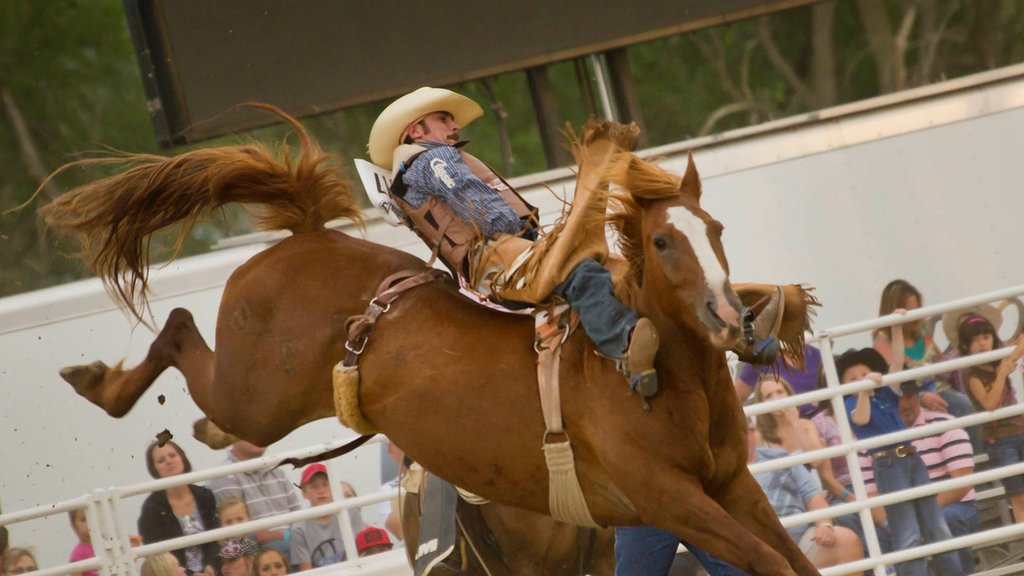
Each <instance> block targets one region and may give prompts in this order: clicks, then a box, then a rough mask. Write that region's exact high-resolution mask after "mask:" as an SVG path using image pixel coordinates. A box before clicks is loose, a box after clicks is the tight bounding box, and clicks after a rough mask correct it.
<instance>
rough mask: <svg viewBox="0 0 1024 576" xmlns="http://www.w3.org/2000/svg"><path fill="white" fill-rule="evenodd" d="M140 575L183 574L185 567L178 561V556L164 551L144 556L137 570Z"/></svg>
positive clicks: (175, 575)
mask: <svg viewBox="0 0 1024 576" xmlns="http://www.w3.org/2000/svg"><path fill="white" fill-rule="evenodd" d="M139 574H140V575H141V576H185V574H186V572H185V568H184V567H183V566H182V565H181V564H179V563H178V557H177V556H175V555H174V554H173V553H171V552H164V553H162V554H157V555H155V556H150V557H149V558H146V561H145V562H143V563H142V568H141V569H140V570H139Z"/></svg>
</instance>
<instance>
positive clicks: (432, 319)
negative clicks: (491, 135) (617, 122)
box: [42, 118, 817, 575]
mask: <svg viewBox="0 0 1024 576" xmlns="http://www.w3.org/2000/svg"><path fill="white" fill-rule="evenodd" d="M286 120H287V121H288V122H289V123H290V124H291V125H292V126H293V128H294V129H295V131H296V132H297V133H298V135H299V137H300V141H301V147H302V148H301V151H300V153H299V154H298V155H297V157H295V158H292V157H291V155H290V154H289V153H288V151H287V150H284V153H285V157H284V158H283V159H281V160H278V159H277V158H276V157H275V155H273V154H272V153H270V152H268V151H267V150H266V149H265V148H263V147H262V146H259V145H244V146H226V147H219V148H211V149H205V150H195V151H190V152H186V153H183V154H180V155H178V156H175V157H173V158H164V157H160V156H144V155H138V156H129V157H128V158H127V160H128V161H130V164H129V165H128V166H127V167H126V168H125V170H124V171H123V172H121V173H119V174H116V175H114V176H110V177H107V178H104V179H102V180H97V181H95V182H92V183H90V184H86V185H84V186H80V187H78V188H76V189H74V190H72V191H70V192H69V193H67V194H64V195H62V196H61V197H59V198H57V199H56V200H54V201H53V202H51V203H50V204H49V205H47V206H45V207H44V208H43V209H42V212H43V214H44V216H45V217H46V219H47V222H48V223H49V224H50V225H51V227H53V228H55V229H57V230H60V231H64V232H67V233H70V234H75V235H77V236H79V237H80V238H81V239H82V240H83V245H84V247H85V256H86V257H87V258H88V259H89V260H90V262H91V264H92V266H93V267H94V269H95V270H96V271H97V273H98V274H99V275H100V276H101V277H102V278H104V280H105V281H106V282H107V284H108V286H110V287H111V288H112V289H113V290H114V291H115V292H116V293H117V294H119V295H120V296H121V298H122V299H123V300H124V303H125V304H126V305H127V306H128V307H129V308H130V309H132V310H134V311H136V312H138V310H139V306H140V304H141V305H142V306H144V305H145V290H146V279H147V276H146V273H147V270H148V264H149V262H148V254H147V247H148V238H149V235H150V234H151V233H152V232H154V231H156V230H157V229H160V228H162V227H164V226H168V225H172V224H178V225H180V226H181V228H182V230H181V234H182V235H184V234H185V233H186V232H187V228H188V226H189V225H190V224H192V223H193V222H194V220H195V219H196V218H198V217H199V216H200V215H203V214H206V213H207V212H209V211H210V210H212V209H215V208H217V207H219V206H222V205H224V204H226V203H229V202H241V203H246V204H255V205H260V206H261V207H262V208H263V210H264V212H262V213H261V214H260V215H259V218H260V219H261V223H262V225H263V226H264V227H267V228H277V229H288V230H290V231H291V232H292V233H293V234H292V235H291V236H290V237H288V238H286V239H284V240H282V241H281V242H279V243H277V244H276V245H274V246H273V247H271V248H268V249H267V250H265V251H263V252H261V253H259V254H257V255H255V256H254V257H253V258H252V259H250V260H249V261H248V262H246V263H245V264H243V265H242V266H241V267H239V268H238V269H237V270H236V271H235V272H234V273H233V274H232V275H231V277H230V279H229V280H228V282H227V285H226V286H225V289H224V294H223V297H222V300H221V304H220V312H219V316H218V322H217V328H216V353H215V352H214V351H213V350H211V349H210V348H209V347H208V346H207V344H206V342H205V341H204V340H203V338H202V336H201V335H200V333H199V331H198V330H197V328H196V326H195V324H194V322H193V319H192V316H191V314H190V313H189V312H188V311H186V310H184V309H180V308H179V309H175V310H173V311H172V312H171V314H170V315H169V317H168V319H167V321H166V324H165V325H164V327H163V329H162V330H161V332H160V333H159V335H158V336H157V338H156V339H155V341H154V342H153V344H152V346H151V348H150V351H149V354H148V355H147V357H146V358H145V360H144V361H143V362H142V363H141V364H140V365H139V366H137V367H135V368H132V369H123V368H122V367H121V366H120V365H118V366H115V367H113V368H108V367H107V366H106V365H104V364H103V363H102V362H96V363H93V364H91V365H87V366H78V367H72V368H67V369H65V370H64V371H63V372H62V375H63V376H64V377H65V379H67V380H68V381H69V382H71V383H72V384H73V386H74V387H75V389H76V390H77V391H78V393H79V394H81V395H83V396H85V397H86V398H87V399H89V400H90V401H92V402H93V403H95V404H96V405H98V406H100V407H101V408H103V409H104V410H106V411H107V412H108V413H109V414H110V415H112V416H115V417H119V416H122V415H123V414H125V413H126V412H128V410H129V409H131V407H132V405H133V404H134V403H135V402H136V401H137V400H138V399H139V397H140V396H141V395H142V394H143V392H145V391H146V389H147V388H148V387H149V386H150V384H151V383H152V382H153V380H154V379H155V378H156V377H157V375H158V374H160V373H161V372H162V371H163V370H165V369H166V368H168V367H172V366H173V367H175V368H177V369H178V370H180V371H181V372H182V374H183V375H184V377H185V379H186V381H187V384H188V388H189V391H190V392H191V394H192V397H193V399H194V400H195V402H196V403H197V405H198V406H199V408H200V409H201V410H202V411H203V412H204V413H206V414H207V415H208V416H209V417H210V418H211V419H212V421H213V422H215V423H216V424H217V425H218V426H219V427H221V428H222V429H224V430H225V431H227V432H229V433H232V434H235V435H237V436H240V437H242V438H246V439H248V440H251V441H253V442H255V443H258V444H261V445H268V444H270V443H272V442H274V441H276V440H278V439H280V438H282V437H283V436H285V435H286V434H288V433H289V432H290V431H291V430H294V429H295V428H297V427H298V426H301V425H302V424H305V423H307V422H310V421H312V420H316V419H319V418H329V417H334V416H335V412H334V403H333V396H332V382H331V372H332V367H333V366H334V365H335V364H336V363H337V362H338V361H339V360H340V359H341V358H343V356H344V354H345V340H346V327H345V321H346V319H347V318H349V317H351V316H354V315H357V314H361V313H363V312H364V310H365V309H366V306H367V304H368V302H369V300H370V299H371V298H372V297H373V296H374V294H375V291H376V289H377V288H378V286H379V285H380V283H381V282H382V281H383V280H384V279H385V278H387V277H389V276H390V275H392V274H394V273H396V272H399V271H406V270H413V271H418V270H423V269H424V263H423V261H422V260H419V259H418V258H415V257H413V256H411V255H409V254H407V253H405V252H401V251H398V250H394V249H391V248H388V247H386V246H381V245H378V244H374V243H372V242H368V241H366V240H362V239H359V238H354V237H351V236H349V235H346V234H344V233H342V232H339V231H335V230H330V229H326V228H325V227H324V224H325V223H326V222H328V221H329V220H332V219H334V218H338V217H348V218H351V219H358V205H357V203H356V202H355V201H354V200H353V198H352V195H351V189H350V187H349V185H348V184H347V183H346V182H345V181H343V180H342V179H341V177H340V176H339V174H338V172H337V171H336V170H335V169H333V168H331V166H330V165H329V164H327V163H325V160H326V159H327V158H328V157H327V155H325V154H324V153H323V152H322V151H321V150H320V148H319V146H318V145H317V143H316V142H315V141H314V140H313V139H312V138H311V137H309V136H308V135H307V134H306V132H305V131H304V130H303V129H302V127H301V125H299V124H298V122H296V121H294V120H293V119H291V118H286ZM610 130H611V129H610V128H608V127H607V126H605V127H603V129H602V128H601V127H599V128H597V129H591V130H588V131H587V132H586V133H585V134H584V137H583V140H582V142H578V143H577V146H576V150H575V151H576V153H577V160H578V162H579V164H580V168H579V169H580V174H579V179H578V181H584V178H585V177H587V178H591V177H592V175H593V172H594V171H595V170H601V171H602V173H601V174H598V175H597V176H598V177H599V178H598V179H599V180H600V182H601V183H602V185H607V183H608V182H613V183H615V184H617V185H618V186H620V187H621V190H623V191H624V193H623V195H622V197H621V198H620V203H619V206H618V216H617V223H618V229H619V234H620V236H621V237H622V249H623V253H624V255H625V256H627V257H628V259H629V262H630V267H629V272H628V273H627V276H626V278H625V282H626V285H627V286H628V287H631V289H628V290H623V291H622V295H623V297H627V296H628V298H627V299H628V303H629V304H630V305H632V306H633V307H634V308H635V309H636V310H637V311H638V312H639V313H640V314H641V315H643V316H644V317H647V318H650V319H651V320H652V321H653V322H654V324H655V326H656V327H657V329H658V333H659V335H660V338H661V346H660V350H659V352H658V355H657V358H656V368H657V370H658V374H659V378H660V381H661V390H660V392H658V395H657V396H656V397H654V398H653V399H652V402H651V407H650V410H644V409H643V407H642V406H643V404H642V402H641V400H640V399H639V398H638V396H636V395H632V396H631V395H630V393H629V391H628V387H627V385H626V383H625V380H624V379H623V377H622V375H621V374H620V373H619V372H618V371H617V370H616V368H615V366H614V364H613V362H612V361H611V360H609V359H607V358H604V357H600V356H598V355H597V354H595V348H594V346H593V345H592V344H591V343H590V341H589V340H588V338H587V337H586V335H585V334H583V333H582V332H581V331H577V332H576V333H574V334H573V335H572V336H571V337H570V338H569V339H568V340H567V341H566V342H565V344H564V346H563V350H562V359H561V372H560V374H561V402H562V411H563V421H564V423H565V429H566V431H567V433H568V435H569V436H570V437H571V439H572V443H573V448H574V450H575V463H576V469H577V471H578V474H579V480H580V484H581V485H582V489H583V494H584V497H585V499H586V503H587V505H588V506H589V508H590V512H591V515H592V517H593V518H594V520H595V521H596V522H597V523H599V524H601V525H605V526H627V525H637V524H646V525H651V526H656V527H659V528H662V529H665V530H668V531H669V532H671V533H673V534H675V535H676V536H679V537H680V538H681V539H683V540H686V541H688V542H690V543H692V544H693V545H695V546H699V547H700V548H703V549H704V550H706V551H707V552H709V553H711V554H713V555H715V556H718V557H719V558H722V559H723V560H725V561H727V562H729V563H731V564H733V565H735V566H737V567H739V568H741V569H743V570H745V571H746V572H748V573H749V574H755V575H761V574H763V575H780V574H782V575H785V574H801V575H807V574H817V570H815V568H814V566H813V565H812V564H811V563H810V562H809V561H808V560H807V558H805V557H804V556H803V554H801V552H800V550H799V549H798V548H797V546H796V544H795V543H794V542H793V540H792V539H791V538H790V537H789V535H788V534H787V533H786V531H785V530H784V529H783V528H782V526H781V524H780V523H779V521H778V518H777V517H776V515H775V513H774V511H773V510H772V507H771V505H770V504H769V502H768V500H767V498H766V497H765V495H764V492H763V491H762V490H761V488H760V487H759V486H758V484H757V482H756V481H755V480H754V478H753V476H752V475H751V474H750V473H749V471H748V470H747V465H746V453H747V448H746V444H747V443H746V427H745V426H744V419H743V413H742V410H741V407H740V405H739V403H738V402H737V401H736V397H735V393H734V391H733V387H732V382H731V378H730V373H729V369H728V366H727V363H726V358H725V354H724V352H723V350H724V349H726V348H728V347H730V346H733V345H735V344H736V342H737V341H738V340H739V338H740V331H741V329H740V322H739V321H740V316H741V302H740V299H739V297H737V295H736V292H734V290H733V288H732V286H731V284H730V280H729V274H728V271H729V267H728V263H727V262H726V259H725V254H724V250H723V248H722V242H721V234H722V230H723V227H722V225H721V224H720V223H719V222H718V221H716V220H714V219H713V218H712V217H711V216H710V215H708V214H707V213H706V212H705V211H704V210H702V209H701V207H700V197H701V186H700V180H699V177H698V175H697V171H696V168H695V167H694V165H693V162H692V158H691V161H690V165H689V167H688V168H687V170H686V173H685V175H684V177H683V178H682V180H681V181H680V179H679V178H678V177H675V176H673V175H670V174H668V173H666V172H664V171H663V170H662V169H660V168H658V167H657V166H654V165H653V164H650V163H647V162H644V161H642V160H640V159H639V158H637V157H635V156H633V155H632V154H630V153H629V152H626V151H625V150H621V149H619V148H618V147H614V146H609V145H608V142H609V140H610V139H611V138H612V137H611V136H609V131H610ZM595 151H598V152H600V153H601V154H604V156H601V157H599V158H595V157H594V156H595V154H596V153H597V152H595ZM608 154H611V155H612V156H613V158H609V157H607V155H608ZM106 161H107V160H101V162H106ZM805 303H806V302H797V304H799V305H800V306H799V310H797V312H798V314H799V316H800V318H799V319H797V320H795V324H796V325H797V329H796V330H793V331H792V332H793V333H794V334H801V333H802V332H801V330H802V329H803V328H804V327H805V323H806V320H807V319H806V310H805V309H804V308H803V304H805ZM791 304H792V303H791V302H788V301H787V315H788V314H790V312H792V311H793V310H794V307H793V306H792V305H791ZM784 324H785V322H784ZM797 338H799V336H797ZM795 344H799V343H798V342H797V343H795ZM795 344H794V342H793V341H792V340H791V341H790V345H791V346H792V345H795ZM536 361H537V359H536V354H535V352H534V350H533V324H532V322H531V320H530V319H529V318H524V317H522V316H517V315H509V314H504V313H501V312H499V311H495V310H492V309H489V308H486V307H483V306H480V305H477V304H475V303H473V302H470V301H469V300H468V299H467V298H466V297H464V296H463V295H461V294H460V293H459V290H458V286H457V285H456V283H455V282H454V281H451V280H449V279H445V280H441V281H434V282H431V283H429V284H425V285H422V286H419V287H417V288H415V289H412V290H410V291H408V292H406V293H404V294H403V295H402V296H401V297H400V298H398V299H397V300H396V301H395V302H393V303H392V305H391V307H390V310H389V311H388V312H387V313H386V314H383V315H382V316H381V317H380V319H379V320H378V322H377V327H376V329H375V331H374V333H373V336H372V338H371V340H370V343H369V345H368V346H367V347H366V350H365V352H364V353H363V354H362V357H361V361H360V363H359V370H360V373H361V388H360V393H359V402H360V405H361V408H362V412H363V414H364V415H365V417H366V418H367V419H368V420H369V422H371V423H372V424H373V425H374V426H376V427H377V429H379V430H380V431H382V432H384V433H385V434H387V436H388V437H389V438H390V439H392V440H393V441H394V442H395V443H396V444H397V445H399V446H401V447H402V449H403V450H405V452H406V454H408V455H409V456H411V457H412V458H414V459H415V460H416V461H417V462H420V463H421V464H423V466H424V467H425V468H427V469H429V470H430V471H431V472H433V473H435V474H437V475H439V476H441V477H442V478H445V479H446V480H448V481H450V482H452V483H453V484H455V485H457V486H461V487H463V488H465V489H466V490H469V491H471V492H473V493H475V494H478V495H480V496H481V497H484V498H487V499H489V500H492V501H495V502H499V503H503V504H508V505H512V506H516V507H520V508H525V509H528V510H532V511H534V512H537V513H540V514H548V513H549V505H548V485H547V484H548V483H547V478H548V472H547V467H546V464H545V460H544V456H543V453H542V451H541V449H540V447H541V442H542V437H543V435H544V430H545V427H544V419H543V417H542V415H541V409H540V400H539V398H538V394H537V385H536V382H537V368H536Z"/></svg>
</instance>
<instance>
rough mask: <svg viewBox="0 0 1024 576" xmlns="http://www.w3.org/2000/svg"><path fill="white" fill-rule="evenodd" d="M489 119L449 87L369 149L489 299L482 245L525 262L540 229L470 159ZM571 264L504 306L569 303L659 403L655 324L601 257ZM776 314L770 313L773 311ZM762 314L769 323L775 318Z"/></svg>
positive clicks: (399, 104) (405, 111) (457, 270)
mask: <svg viewBox="0 0 1024 576" xmlns="http://www.w3.org/2000/svg"><path fill="white" fill-rule="evenodd" d="M482 115H483V109H482V108H481V107H480V105H479V104H477V103H476V102H474V101H473V100H471V99H469V98H467V97H465V96H462V95H461V94H457V93H455V92H452V91H450V90H445V89H442V88H429V87H423V88H419V89H417V90H415V91H413V92H410V93H408V94H406V95H404V96H402V97H400V98H398V99H397V100H395V101H394V102H392V103H391V104H390V105H389V106H388V107H387V108H385V109H384V111H383V112H381V114H380V115H379V116H378V117H377V120H376V121H375V122H374V125H373V128H372V129H371V132H370V138H369V143H368V144H367V149H368V152H369V155H370V159H371V160H372V161H373V163H374V164H376V165H377V166H380V167H382V168H390V169H392V174H393V175H394V183H393V184H392V187H391V193H392V197H393V198H394V199H395V201H396V203H397V205H398V206H399V208H401V209H402V211H403V212H404V213H405V215H406V217H407V222H408V223H410V225H411V227H412V228H413V230H414V231H415V232H416V233H417V234H418V235H420V237H421V238H423V239H424V241H426V242H427V244H428V245H429V246H430V247H431V248H432V249H436V250H438V255H439V256H440V257H441V259H442V261H443V262H444V263H445V264H446V265H447V266H448V268H449V269H450V270H451V271H452V272H453V273H454V274H457V275H459V276H460V277H461V278H463V279H465V280H467V282H466V283H467V284H468V285H469V287H470V288H471V289H474V290H477V291H478V292H483V293H486V292H488V291H490V292H498V290H496V289H492V288H494V287H496V286H488V285H487V284H488V283H487V282H486V281H485V279H483V278H481V274H480V273H479V272H475V270H474V267H475V268H477V269H479V268H482V267H483V266H481V261H482V260H483V259H484V252H485V250H483V249H482V248H481V245H489V244H503V243H504V244H505V245H509V246H512V247H513V251H514V253H513V255H512V256H511V257H505V258H500V259H499V260H500V261H501V262H504V263H514V262H520V261H522V259H523V258H522V254H523V253H525V252H526V251H528V250H530V247H531V246H532V244H533V241H535V240H536V239H537V237H538V232H539V229H538V222H537V210H536V208H534V207H533V206H530V205H529V204H528V203H527V202H526V201H525V200H523V198H522V197H521V196H519V194H518V193H516V191H515V190H513V189H512V188H511V187H509V186H508V184H507V183H506V182H505V181H504V180H503V179H502V178H501V177H500V176H498V175H497V174H496V173H494V172H493V171H492V170H491V169H490V168H489V167H487V166H486V165H485V164H484V163H483V162H481V161H480V160H478V159H477V158H475V157H474V156H472V155H471V154H469V153H468V152H466V150H465V147H464V146H465V144H466V142H465V141H462V140H460V139H459V130H460V129H461V128H463V127H465V126H466V125H468V124H469V123H471V122H473V121H474V120H476V119H477V118H479V117H481V116H482ZM577 193H579V192H578V191H577ZM481 238H482V239H483V240H484V242H480V240H481ZM601 241H602V242H603V241H604V240H603V238H602V240H601ZM569 264H574V265H573V266H572V267H571V268H569V266H565V268H563V272H562V277H561V278H559V279H558V280H560V283H558V284H557V285H555V286H554V288H553V290H551V291H550V294H537V295H536V298H537V300H536V301H533V300H531V299H530V298H523V300H519V299H516V300H515V301H512V302H510V301H509V299H504V300H499V302H502V303H505V304H511V305H513V306H514V305H515V304H516V303H520V302H521V303H523V304H526V305H536V304H538V303H539V301H540V300H543V299H545V298H547V297H548V296H550V295H554V296H558V297H560V298H562V299H564V300H565V301H566V302H567V303H568V304H569V306H570V307H572V309H573V310H575V311H576V313H577V314H578V315H579V317H580V324H581V325H582V326H583V330H584V331H585V332H586V333H587V336H589V337H590V339H591V341H592V342H593V343H594V345H595V346H596V347H597V349H598V350H599V351H600V352H601V353H602V354H603V355H605V356H607V357H608V358H612V359H614V360H616V361H618V363H619V368H620V370H621V371H622V373H623V374H624V375H625V376H626V377H627V379H628V380H629V382H630V385H631V387H632V388H633V389H636V390H637V391H639V392H640V393H641V394H643V395H644V396H650V395H653V394H654V393H655V392H656V391H657V386H658V376H657V372H656V371H655V369H654V358H655V355H656V353H657V349H658V334H657V331H656V329H655V327H654V324H653V323H652V322H651V321H650V320H649V319H647V318H642V317H640V315H639V314H638V313H637V312H636V311H635V310H633V309H632V308H630V307H628V306H626V305H625V304H623V303H622V302H621V301H619V300H618V299H617V298H616V297H615V294H614V290H613V285H612V278H611V274H610V273H609V272H608V271H607V270H606V269H605V268H604V267H603V266H602V265H601V264H600V263H599V262H598V261H597V260H596V259H595V258H583V259H581V260H580V261H578V262H572V263H569ZM499 267H500V265H499ZM566 268H567V269H566ZM490 272H492V274H491V275H490V276H488V277H487V279H488V280H490V279H493V278H494V274H493V272H494V271H493V270H490ZM499 274H500V271H499ZM494 284H495V285H496V284H497V283H496V282H495V283H494ZM771 306H772V305H771V304H769V306H768V307H766V308H765V311H764V312H769V309H770V308H771ZM776 306H777V304H776ZM764 312H762V316H771V315H773V314H772V313H771V312H769V313H768V314H765V313H764ZM757 336H758V337H759V338H761V339H765V338H766V337H768V335H767V334H757ZM769 339H770V338H769ZM773 360H774V357H771V358H770V359H767V361H768V362H771V361H773Z"/></svg>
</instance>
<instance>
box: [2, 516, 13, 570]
mask: <svg viewBox="0 0 1024 576" xmlns="http://www.w3.org/2000/svg"><path fill="white" fill-rule="evenodd" d="M2 513H3V511H2V510H0V514H2ZM10 547H11V542H10V534H8V533H7V526H0V567H2V566H3V563H4V558H5V557H6V554H7V551H8V549H9V548H10Z"/></svg>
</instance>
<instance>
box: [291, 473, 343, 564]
mask: <svg viewBox="0 0 1024 576" xmlns="http://www.w3.org/2000/svg"><path fill="white" fill-rule="evenodd" d="M301 486H302V496H303V497H304V498H305V499H306V500H308V501H309V505H310V506H322V505H324V504H330V503H331V502H334V497H333V496H332V495H331V484H330V480H328V478H327V467H326V466H324V465H323V464H320V463H316V464H310V465H309V466H306V468H305V469H303V471H302V484H301ZM291 533H292V538H291V542H292V549H291V561H292V563H294V564H297V565H298V567H299V570H309V569H310V568H314V567H316V568H319V567H320V566H327V565H329V564H337V563H338V562H341V561H342V560H344V559H345V545H344V544H343V543H342V541H341V526H340V525H339V522H338V517H337V516H336V515H335V514H327V515H325V516H318V517H316V518H310V519H308V520H302V521H301V522H296V523H295V524H292V527H291Z"/></svg>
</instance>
